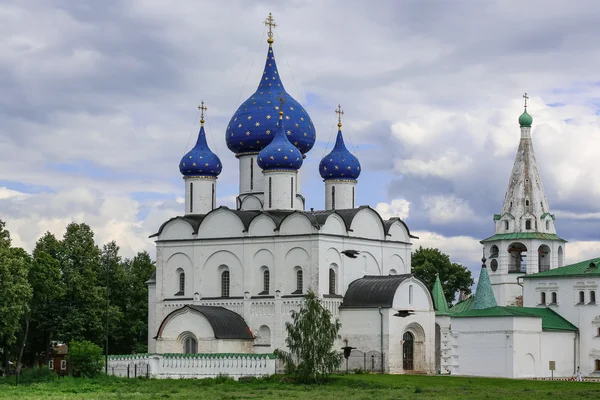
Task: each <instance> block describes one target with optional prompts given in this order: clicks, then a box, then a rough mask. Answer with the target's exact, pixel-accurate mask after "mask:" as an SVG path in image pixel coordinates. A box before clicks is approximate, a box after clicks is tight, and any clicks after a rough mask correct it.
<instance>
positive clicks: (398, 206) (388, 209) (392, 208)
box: [375, 199, 410, 220]
mask: <svg viewBox="0 0 600 400" xmlns="http://www.w3.org/2000/svg"><path fill="white" fill-rule="evenodd" d="M375 210H377V212H379V214H380V215H381V218H383V219H390V218H393V217H398V218H400V219H402V220H404V219H407V218H408V215H409V213H410V203H409V202H408V201H406V200H404V199H394V200H392V201H391V202H390V203H378V204H377V205H376V206H375Z"/></svg>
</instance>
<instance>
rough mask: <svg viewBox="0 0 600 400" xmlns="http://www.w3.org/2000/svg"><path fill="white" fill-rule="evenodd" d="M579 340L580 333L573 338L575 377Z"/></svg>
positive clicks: (576, 333)
mask: <svg viewBox="0 0 600 400" xmlns="http://www.w3.org/2000/svg"><path fill="white" fill-rule="evenodd" d="M578 339H579V331H577V332H575V337H574V338H573V375H575V374H576V373H577V340H578Z"/></svg>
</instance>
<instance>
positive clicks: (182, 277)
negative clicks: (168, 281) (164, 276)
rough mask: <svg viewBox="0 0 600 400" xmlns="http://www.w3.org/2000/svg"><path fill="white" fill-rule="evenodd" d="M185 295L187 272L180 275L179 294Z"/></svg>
mask: <svg viewBox="0 0 600 400" xmlns="http://www.w3.org/2000/svg"><path fill="white" fill-rule="evenodd" d="M184 293H185V272H183V271H181V272H180V273H179V294H184Z"/></svg>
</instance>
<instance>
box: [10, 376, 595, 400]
mask: <svg viewBox="0 0 600 400" xmlns="http://www.w3.org/2000/svg"><path fill="white" fill-rule="evenodd" d="M0 382H2V381H0ZM4 382H5V383H4V384H2V383H0V399H19V400H33V399H36V400H37V399H49V400H56V399H69V400H70V399H222V400H241V399H314V400H319V399H336V400H359V399H360V400H362V399H364V400H367V399H369V400H371V399H376V400H388V399H389V400H391V399H394V400H396V399H494V400H499V399H511V400H512V399H528V400H534V399H549V398H551V399H598V398H600V383H591V382H563V381H553V382H552V381H524V380H509V379H491V378H465V377H455V376H452V377H450V376H411V375H345V376H334V377H332V379H331V381H330V382H329V383H327V384H323V385H296V384H293V383H289V382H286V379H285V378H282V377H273V378H268V379H249V380H247V381H240V382H234V381H231V380H229V379H223V378H217V379H202V380H158V379H156V380H153V379H151V380H147V379H126V378H116V377H101V378H97V379H75V378H69V377H67V378H60V379H56V380H52V381H49V382H41V383H32V384H27V385H20V386H14V385H11V384H8V383H6V382H7V381H4Z"/></svg>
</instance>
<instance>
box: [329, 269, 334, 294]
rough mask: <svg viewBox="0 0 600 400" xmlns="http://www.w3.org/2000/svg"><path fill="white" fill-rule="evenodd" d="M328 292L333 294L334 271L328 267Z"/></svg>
mask: <svg viewBox="0 0 600 400" xmlns="http://www.w3.org/2000/svg"><path fill="white" fill-rule="evenodd" d="M329 294H335V271H334V270H333V268H330V269H329Z"/></svg>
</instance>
